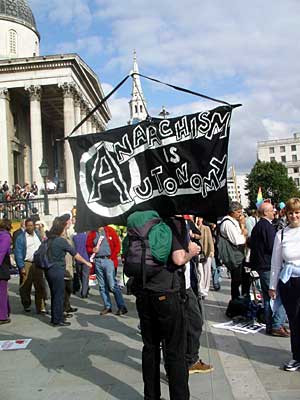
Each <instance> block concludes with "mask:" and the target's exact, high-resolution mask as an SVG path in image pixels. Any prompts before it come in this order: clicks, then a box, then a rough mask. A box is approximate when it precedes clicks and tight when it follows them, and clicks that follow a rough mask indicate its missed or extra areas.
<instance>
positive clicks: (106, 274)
mask: <svg viewBox="0 0 300 400" xmlns="http://www.w3.org/2000/svg"><path fill="white" fill-rule="evenodd" d="M86 248H87V252H88V254H89V255H90V256H93V257H94V264H95V273H96V276H97V280H98V283H99V292H100V296H101V297H102V300H103V305H104V308H103V310H102V311H101V312H100V315H106V314H110V313H111V312H112V303H111V299H110V295H109V292H111V293H113V294H114V297H115V301H116V304H117V307H118V310H117V312H116V315H123V314H126V313H127V312H128V310H127V307H126V305H125V301H124V298H123V295H122V292H121V289H120V287H119V285H118V283H117V279H116V276H115V268H116V267H117V266H118V254H119V252H120V249H121V243H120V239H119V237H118V234H117V232H116V231H115V230H114V229H113V228H112V227H111V226H104V227H103V226H99V228H98V229H97V231H91V232H90V233H89V234H88V237H87V241H86Z"/></svg>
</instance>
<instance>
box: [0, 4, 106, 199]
mask: <svg viewBox="0 0 300 400" xmlns="http://www.w3.org/2000/svg"><path fill="white" fill-rule="evenodd" d="M39 43H40V36H39V33H38V31H37V27H36V23H35V19H34V16H33V14H32V12H31V10H30V8H29V6H28V4H27V2H26V1H25V0H0V148H1V157H0V180H1V181H4V180H7V181H8V183H9V184H10V185H14V184H16V183H19V184H24V183H25V182H29V183H32V182H34V181H36V182H37V184H38V186H39V187H40V188H42V187H43V182H42V178H41V176H40V172H39V166H40V165H41V163H42V161H43V160H45V161H46V162H47V164H48V166H49V178H51V179H53V180H54V181H56V183H57V184H58V187H59V191H60V193H63V194H64V196H63V195H62V194H60V196H61V197H67V198H70V204H74V200H75V197H76V187H75V179H74V169H73V158H72V153H71V150H70V147H69V143H68V141H64V140H63V139H64V138H65V137H66V136H68V135H69V134H70V133H71V131H72V130H73V128H74V127H75V125H76V124H77V123H78V122H80V121H81V120H82V119H83V118H84V117H85V116H86V115H87V113H88V112H89V111H90V110H91V109H92V108H94V107H95V105H97V104H98V103H100V101H101V100H102V99H103V97H104V94H103V91H102V88H101V84H100V82H99V80H98V78H97V76H96V74H95V73H94V72H93V71H92V69H91V68H90V67H89V66H88V65H87V64H86V63H85V62H84V61H83V60H82V59H81V58H80V56H79V55H77V54H59V55H48V56H40V55H39ZM110 117H111V115H110V111H109V108H108V106H107V105H106V104H104V105H103V106H102V107H101V108H100V109H99V110H98V111H97V112H96V113H95V114H94V115H93V116H92V117H91V118H90V119H89V120H88V121H87V122H86V123H85V124H84V125H83V126H82V127H81V128H80V129H79V130H78V131H77V132H76V133H75V134H77V135H81V134H86V133H94V132H101V131H104V130H105V127H106V124H107V122H108V121H109V119H110ZM52 196H54V195H52Z"/></svg>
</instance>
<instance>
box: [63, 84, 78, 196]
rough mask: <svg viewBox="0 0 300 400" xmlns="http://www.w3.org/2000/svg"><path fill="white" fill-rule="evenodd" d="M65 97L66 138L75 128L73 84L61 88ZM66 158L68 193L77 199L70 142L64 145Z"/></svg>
mask: <svg viewBox="0 0 300 400" xmlns="http://www.w3.org/2000/svg"><path fill="white" fill-rule="evenodd" d="M60 87H61V89H62V90H63V96H64V132H65V137H67V136H69V135H70V133H71V132H72V130H73V129H74V127H75V107H74V91H75V87H74V84H72V83H64V84H63V85H61V86H60ZM64 156H65V172H66V189H67V192H68V193H70V194H72V195H73V196H75V197H76V182H75V173H74V163H73V155H72V152H71V148H70V145H69V142H68V140H66V141H65V145H64Z"/></svg>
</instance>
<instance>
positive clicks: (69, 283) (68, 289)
mask: <svg viewBox="0 0 300 400" xmlns="http://www.w3.org/2000/svg"><path fill="white" fill-rule="evenodd" d="M72 292H73V279H65V298H64V311H65V312H69V311H70V308H71V303H70V299H71V294H72Z"/></svg>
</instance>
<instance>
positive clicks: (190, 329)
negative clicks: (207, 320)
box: [185, 288, 203, 367]
mask: <svg viewBox="0 0 300 400" xmlns="http://www.w3.org/2000/svg"><path fill="white" fill-rule="evenodd" d="M186 296H187V299H186V303H185V316H186V326H187V347H186V361H187V364H188V367H191V366H192V365H193V364H195V363H196V362H197V361H198V360H199V350H200V337H201V334H202V325H203V316H202V308H201V304H200V301H199V299H198V298H197V297H196V296H195V293H194V291H193V289H192V288H189V289H187V290H186Z"/></svg>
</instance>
